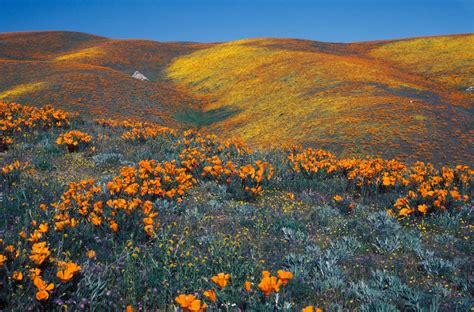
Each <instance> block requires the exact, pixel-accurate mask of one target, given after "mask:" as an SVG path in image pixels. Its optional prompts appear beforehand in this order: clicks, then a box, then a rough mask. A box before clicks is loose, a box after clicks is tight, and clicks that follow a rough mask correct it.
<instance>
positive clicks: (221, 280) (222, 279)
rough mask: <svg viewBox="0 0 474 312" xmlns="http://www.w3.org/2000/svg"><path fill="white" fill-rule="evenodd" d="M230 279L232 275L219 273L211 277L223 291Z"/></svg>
mask: <svg viewBox="0 0 474 312" xmlns="http://www.w3.org/2000/svg"><path fill="white" fill-rule="evenodd" d="M229 278H230V274H225V273H219V274H217V275H214V276H213V277H211V280H212V281H213V282H214V283H216V285H217V286H219V287H220V288H221V289H224V287H225V286H226V285H227V282H228V281H229Z"/></svg>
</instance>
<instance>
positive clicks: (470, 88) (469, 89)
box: [466, 86, 474, 92]
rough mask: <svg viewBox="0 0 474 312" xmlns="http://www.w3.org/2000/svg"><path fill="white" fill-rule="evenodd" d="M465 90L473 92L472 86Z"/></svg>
mask: <svg viewBox="0 0 474 312" xmlns="http://www.w3.org/2000/svg"><path fill="white" fill-rule="evenodd" d="M466 91H467V92H474V86H471V87H469V88H467V89H466Z"/></svg>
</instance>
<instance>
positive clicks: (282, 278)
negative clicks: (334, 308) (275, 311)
mask: <svg viewBox="0 0 474 312" xmlns="http://www.w3.org/2000/svg"><path fill="white" fill-rule="evenodd" d="M230 278H231V276H230V274H228V273H223V272H221V273H218V274H216V275H214V276H212V277H211V281H212V282H213V283H214V284H215V285H216V286H217V287H218V290H219V291H223V290H224V289H225V288H226V287H227V286H228V285H229V281H230ZM292 279H293V273H291V272H289V271H285V270H278V272H277V276H272V275H271V273H270V272H269V271H263V272H262V278H261V280H260V282H259V284H258V288H259V290H260V291H261V292H262V294H263V296H264V297H269V296H270V295H271V294H273V293H278V292H280V288H281V287H282V286H285V285H286V284H288V282H289V281H290V280H292ZM243 291H244V292H246V293H250V292H251V291H252V283H251V282H250V281H248V280H247V281H245V282H244V285H243ZM203 295H204V297H206V298H207V299H208V300H209V301H210V303H215V302H216V301H217V300H218V293H217V292H216V290H214V289H212V288H211V289H208V290H205V291H204V292H203ZM175 301H176V303H178V304H179V306H180V307H181V308H182V309H183V311H204V310H205V309H206V308H207V304H206V303H202V302H201V300H198V299H197V297H196V296H195V295H191V294H180V295H179V296H177V297H176V299H175ZM193 303H194V304H195V308H196V309H198V308H200V309H201V310H193V309H190V307H191V305H192V304H193Z"/></svg>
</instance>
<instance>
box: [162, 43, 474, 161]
mask: <svg viewBox="0 0 474 312" xmlns="http://www.w3.org/2000/svg"><path fill="white" fill-rule="evenodd" d="M473 40H474V36H472V35H468V36H455V37H441V38H420V39H414V40H405V41H399V42H373V43H358V44H347V45H344V44H339V45H338V44H326V43H321V42H311V41H300V40H286V39H253V40H241V41H235V42H230V43H223V44H220V45H216V46H214V47H211V48H209V49H204V50H199V51H196V52H194V53H192V54H190V55H187V56H184V57H180V58H178V59H177V60H176V61H175V62H174V63H173V64H171V66H170V67H169V71H168V73H169V75H170V77H172V78H174V79H175V81H176V82H177V83H179V84H182V85H185V86H188V87H189V88H191V89H192V90H193V91H194V92H196V93H197V94H200V95H205V96H207V98H208V103H207V106H206V109H207V110H212V109H222V108H225V109H227V110H229V111H232V112H235V114H234V115H232V116H231V117H230V118H227V119H225V120H222V121H220V122H217V123H215V124H213V125H212V127H213V128H214V129H219V130H220V131H224V132H225V133H228V134H229V135H231V136H237V137H241V138H243V139H245V140H246V141H248V142H251V143H252V144H259V145H264V146H267V145H268V144H270V143H286V142H291V141H296V142H298V143H315V144H318V145H320V146H323V147H325V148H329V149H332V150H335V151H339V152H344V153H358V152H360V151H363V152H364V153H367V152H368V153H374V154H380V155H383V156H395V155H404V156H407V157H413V158H424V159H429V160H431V161H435V162H438V161H448V160H452V159H455V160H457V161H468V159H469V155H472V150H471V149H470V148H471V147H472V145H473V140H472V139H473V132H472V131H473V130H472V126H471V125H470V124H472V122H471V121H472V104H473V100H474V97H473V94H472V93H469V92H466V91H464V89H463V88H467V86H469V85H472V84H474V83H473V81H472V77H473V73H474V71H473V64H474V59H473V52H472V51H474V49H473V48H474V41H473ZM418 55H423V57H418ZM452 76H455V78H456V79H453V80H450V79H451V78H450V77H452ZM448 80H449V81H450V83H449V84H447V83H444V81H448ZM448 139H449V140H448Z"/></svg>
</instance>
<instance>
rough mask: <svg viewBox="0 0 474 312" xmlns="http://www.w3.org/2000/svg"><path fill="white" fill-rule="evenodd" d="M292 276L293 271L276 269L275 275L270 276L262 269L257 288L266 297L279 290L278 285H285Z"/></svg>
mask: <svg viewBox="0 0 474 312" xmlns="http://www.w3.org/2000/svg"><path fill="white" fill-rule="evenodd" d="M292 278H293V273H291V272H288V271H284V270H278V272H277V276H272V275H271V273H270V272H269V271H263V272H262V279H261V280H260V283H259V284H258V288H259V289H260V290H261V291H262V293H263V294H264V295H265V297H268V296H270V295H271V294H272V293H277V292H279V291H280V287H281V286H284V285H286V284H287V283H288V282H289V281H290V280H291V279H292Z"/></svg>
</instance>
